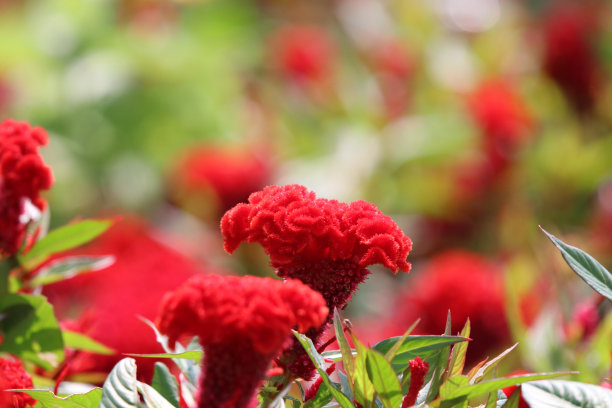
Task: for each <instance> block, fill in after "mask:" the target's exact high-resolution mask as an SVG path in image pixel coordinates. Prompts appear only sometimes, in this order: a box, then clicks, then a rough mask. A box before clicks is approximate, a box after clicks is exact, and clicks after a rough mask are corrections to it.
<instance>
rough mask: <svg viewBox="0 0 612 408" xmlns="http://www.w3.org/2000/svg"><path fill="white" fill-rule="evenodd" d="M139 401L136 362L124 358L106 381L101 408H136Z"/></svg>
mask: <svg viewBox="0 0 612 408" xmlns="http://www.w3.org/2000/svg"><path fill="white" fill-rule="evenodd" d="M139 399H140V398H139V397H138V381H137V380H136V362H135V361H134V359H133V358H124V359H123V360H121V361H119V362H118V363H117V364H116V365H115V367H114V368H113V370H112V371H111V372H110V374H109V375H108V377H107V378H106V381H104V386H103V387H102V400H101V401H100V408H135V407H137V406H138V401H139Z"/></svg>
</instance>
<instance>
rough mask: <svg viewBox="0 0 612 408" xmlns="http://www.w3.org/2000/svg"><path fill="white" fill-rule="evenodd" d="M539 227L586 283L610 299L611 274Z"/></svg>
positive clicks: (589, 256) (593, 260)
mask: <svg viewBox="0 0 612 408" xmlns="http://www.w3.org/2000/svg"><path fill="white" fill-rule="evenodd" d="M540 229H541V230H542V231H543V232H544V233H545V234H546V235H547V236H548V238H550V240H551V241H552V242H553V244H555V246H556V247H557V248H559V250H560V251H561V255H562V256H563V259H565V262H567V264H568V265H569V266H570V268H572V270H573V271H574V272H576V273H577V274H578V276H580V277H581V278H582V279H583V280H584V281H585V282H586V283H587V285H589V286H590V287H592V288H593V289H594V290H595V291H597V292H598V293H599V294H601V295H603V296H605V297H606V298H608V300H612V275H611V274H610V272H609V271H608V270H607V269H606V268H604V267H603V265H602V264H600V263H599V262H597V260H596V259H595V258H593V257H592V256H591V255H589V254H587V253H586V252H584V251H583V250H581V249H578V248H576V247H573V246H571V245H567V244H566V243H564V242H563V241H561V240H560V239H559V238H557V237H555V236H554V235H552V234H550V233H548V232H547V231H546V230H545V229H544V228H542V227H540Z"/></svg>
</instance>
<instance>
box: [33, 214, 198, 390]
mask: <svg viewBox="0 0 612 408" xmlns="http://www.w3.org/2000/svg"><path fill="white" fill-rule="evenodd" d="M62 255H63V256H65V255H67V254H62ZM70 255H113V256H114V257H115V263H113V264H112V265H111V266H110V267H108V268H106V269H104V270H100V271H95V272H91V273H87V274H82V275H78V276H75V277H73V278H71V279H68V280H65V281H61V282H57V283H53V284H50V285H47V286H45V287H44V289H43V293H44V294H45V295H46V296H47V297H48V299H49V301H50V302H51V303H52V304H53V305H54V308H55V311H56V314H57V316H58V317H59V318H61V319H71V318H74V317H75V311H77V312H78V313H79V314H78V315H77V316H76V317H77V319H78V320H76V321H75V322H66V326H67V327H68V328H70V329H71V330H77V331H80V332H82V333H84V334H87V335H89V336H91V337H92V338H94V339H95V340H97V341H99V342H101V343H103V344H105V345H107V346H108V347H111V348H112V349H114V350H116V352H117V353H116V354H114V355H111V356H104V355H101V354H92V353H86V352H78V354H76V356H74V357H73V358H71V359H70V361H69V363H70V373H69V374H77V373H83V372H87V373H91V372H103V373H108V372H110V370H111V369H112V368H113V366H114V365H115V364H116V363H117V362H118V361H119V360H121V358H123V357H124V356H123V355H122V353H137V354H148V353H161V352H163V350H162V349H161V347H160V345H159V344H158V343H157V341H156V340H155V334H154V333H153V331H152V330H151V329H150V328H149V327H148V326H147V325H146V324H144V323H143V322H142V321H140V320H139V319H138V316H143V317H145V318H147V319H150V320H153V319H155V317H156V316H157V312H158V310H159V304H160V302H161V300H162V298H163V296H164V295H165V294H166V292H168V291H170V290H173V289H175V288H176V287H178V286H179V285H181V284H182V283H184V282H185V281H186V280H188V279H189V278H191V277H192V276H194V275H196V274H198V273H199V272H200V271H199V269H198V268H197V267H196V266H195V265H194V264H192V263H191V262H190V261H189V260H187V259H185V258H184V257H183V256H181V255H180V254H179V253H177V252H175V251H173V250H172V249H170V248H168V247H167V246H165V245H163V244H162V243H160V242H159V241H158V240H156V239H155V238H154V235H153V233H152V231H151V229H150V227H149V226H148V225H146V223H145V222H144V221H142V220H139V219H136V218H126V219H123V220H121V221H118V222H117V223H116V224H115V225H113V227H111V228H110V229H109V230H108V231H107V232H106V233H104V234H103V235H102V236H100V238H98V239H96V241H94V242H93V243H91V244H90V245H88V246H85V247H84V248H82V249H79V250H76V251H72V252H71V253H70ZM126 332H129V333H130V334H129V335H126V334H125V333H126ZM136 360H137V364H138V376H139V378H140V379H142V380H144V381H149V380H150V379H151V377H152V374H153V365H154V363H155V361H154V360H152V359H149V358H142V359H140V358H138V359H136Z"/></svg>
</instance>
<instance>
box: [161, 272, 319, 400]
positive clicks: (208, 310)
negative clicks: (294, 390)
mask: <svg viewBox="0 0 612 408" xmlns="http://www.w3.org/2000/svg"><path fill="white" fill-rule="evenodd" d="M327 313H328V310H327V307H326V306H325V301H324V300H323V298H322V297H321V295H320V294H319V293H317V292H315V291H313V290H311V289H310V288H308V287H307V286H306V285H304V284H302V283H301V282H299V281H297V280H287V281H285V282H281V281H276V280H274V279H271V278H257V277H252V276H246V277H235V276H225V277H224V276H218V275H207V276H202V277H198V278H193V279H191V280H190V281H188V282H187V283H186V284H184V285H183V286H181V287H180V288H179V289H177V290H176V291H175V292H172V293H170V294H168V295H167V296H166V297H165V298H164V301H163V304H162V312H161V315H160V318H159V320H158V325H159V329H160V331H161V332H162V333H165V334H167V335H168V340H169V343H170V344H171V345H173V344H174V343H175V342H176V341H178V340H179V339H180V338H181V337H182V336H184V335H188V336H198V339H199V341H200V343H201V344H202V347H203V348H204V360H203V362H202V364H203V372H202V378H201V389H200V397H199V407H200V408H242V407H251V406H253V407H254V406H257V404H256V391H257V389H258V387H259V385H260V384H261V382H262V380H263V379H264V376H265V373H266V370H267V368H268V366H269V364H270V363H271V361H272V359H273V358H274V357H275V356H276V355H277V354H278V353H279V352H280V351H281V349H282V348H283V345H284V344H285V343H286V342H287V340H288V339H289V336H290V334H291V332H290V330H291V329H292V328H294V327H297V329H298V330H300V331H305V330H307V329H309V328H311V327H318V326H320V325H321V324H322V323H323V321H325V319H326V317H327Z"/></svg>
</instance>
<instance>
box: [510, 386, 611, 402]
mask: <svg viewBox="0 0 612 408" xmlns="http://www.w3.org/2000/svg"><path fill="white" fill-rule="evenodd" d="M521 388H522V395H523V398H524V399H525V401H526V402H527V403H528V404H529V405H530V406H531V407H538V408H540V407H541V408H547V407H550V408H553V407H554V408H578V407H580V408H596V407H612V391H610V390H607V389H605V388H603V387H600V386H597V385H592V384H585V383H580V382H575V381H563V380H555V381H537V382H533V383H529V384H524V385H523V386H522V387H521Z"/></svg>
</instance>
